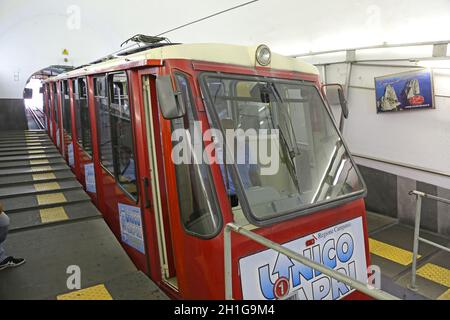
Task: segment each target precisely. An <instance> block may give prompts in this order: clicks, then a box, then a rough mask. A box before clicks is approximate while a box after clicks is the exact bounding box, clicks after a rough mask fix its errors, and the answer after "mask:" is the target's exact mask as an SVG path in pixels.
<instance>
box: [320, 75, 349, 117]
mask: <svg viewBox="0 0 450 320" xmlns="http://www.w3.org/2000/svg"><path fill="white" fill-rule="evenodd" d="M325 89H326V90H325ZM322 94H323V95H324V97H325V98H326V100H327V102H328V104H329V105H330V106H333V105H340V106H341V110H342V115H343V116H344V118H345V119H347V118H348V114H349V111H348V105H347V100H346V99H345V95H344V89H343V88H342V85H340V84H335V83H332V84H324V85H323V86H322Z"/></svg>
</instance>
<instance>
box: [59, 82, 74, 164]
mask: <svg viewBox="0 0 450 320" xmlns="http://www.w3.org/2000/svg"><path fill="white" fill-rule="evenodd" d="M68 83H69V81H68V80H63V81H61V82H60V85H61V111H62V123H63V126H62V127H63V133H62V136H63V145H62V154H63V156H64V158H65V159H66V161H67V162H69V150H70V149H72V150H73V144H72V114H71V110H70V94H69V85H68ZM72 155H73V152H72Z"/></svg>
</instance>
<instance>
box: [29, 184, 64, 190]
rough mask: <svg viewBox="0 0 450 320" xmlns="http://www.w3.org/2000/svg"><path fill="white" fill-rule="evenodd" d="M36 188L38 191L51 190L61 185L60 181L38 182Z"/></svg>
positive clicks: (59, 187)
mask: <svg viewBox="0 0 450 320" xmlns="http://www.w3.org/2000/svg"><path fill="white" fill-rule="evenodd" d="M34 189H35V190H36V191H50V190H58V189H61V186H60V185H59V183H58V182H48V183H36V184H35V185H34Z"/></svg>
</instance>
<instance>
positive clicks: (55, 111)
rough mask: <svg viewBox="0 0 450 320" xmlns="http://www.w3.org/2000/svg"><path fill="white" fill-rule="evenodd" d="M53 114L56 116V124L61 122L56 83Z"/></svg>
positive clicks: (54, 86) (54, 85) (54, 84)
mask: <svg viewBox="0 0 450 320" xmlns="http://www.w3.org/2000/svg"><path fill="white" fill-rule="evenodd" d="M53 115H54V117H55V122H56V125H58V124H59V119H58V91H57V90H56V83H53Z"/></svg>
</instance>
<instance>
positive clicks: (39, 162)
mask: <svg viewBox="0 0 450 320" xmlns="http://www.w3.org/2000/svg"><path fill="white" fill-rule="evenodd" d="M48 163H49V162H48V160H47V159H42V160H30V165H32V166H34V165H37V164H48Z"/></svg>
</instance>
